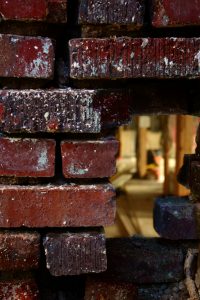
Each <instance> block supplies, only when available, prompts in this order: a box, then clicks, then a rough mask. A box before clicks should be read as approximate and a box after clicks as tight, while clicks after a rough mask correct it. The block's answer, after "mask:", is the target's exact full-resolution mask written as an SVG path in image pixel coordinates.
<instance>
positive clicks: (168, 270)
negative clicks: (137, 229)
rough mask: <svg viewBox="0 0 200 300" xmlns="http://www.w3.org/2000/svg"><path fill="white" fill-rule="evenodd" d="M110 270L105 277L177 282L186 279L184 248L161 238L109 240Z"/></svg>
mask: <svg viewBox="0 0 200 300" xmlns="http://www.w3.org/2000/svg"><path fill="white" fill-rule="evenodd" d="M106 249H107V262H108V263H107V265H108V267H107V271H106V272H104V273H102V278H105V279H107V280H108V279H109V280H111V279H113V280H115V281H119V282H128V283H135V284H143V285H144V284H152V283H164V282H177V281H179V280H182V279H183V278H184V271H183V261H184V255H185V254H184V251H183V249H182V248H181V247H180V246H179V245H178V244H176V243H174V242H170V241H165V240H162V239H158V238H153V239H152V238H148V239H145V238H137V237H132V238H116V239H108V240H107V243H106Z"/></svg>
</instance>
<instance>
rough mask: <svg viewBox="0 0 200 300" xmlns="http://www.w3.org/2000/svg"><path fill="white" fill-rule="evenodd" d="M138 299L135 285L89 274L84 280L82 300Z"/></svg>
mask: <svg viewBox="0 0 200 300" xmlns="http://www.w3.org/2000/svg"><path fill="white" fill-rule="evenodd" d="M99 299H104V300H122V299H123V300H138V298H137V286H135V285H134V284H131V283H123V282H120V281H115V280H113V281H110V280H103V279H101V278H96V277H95V278H93V277H92V276H90V277H89V278H88V279H87V281H86V287H85V297H84V300H99Z"/></svg>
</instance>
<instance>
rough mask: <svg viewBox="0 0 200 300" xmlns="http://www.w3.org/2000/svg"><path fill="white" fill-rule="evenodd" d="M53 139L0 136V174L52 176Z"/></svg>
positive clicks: (53, 166)
mask: <svg viewBox="0 0 200 300" xmlns="http://www.w3.org/2000/svg"><path fill="white" fill-rule="evenodd" d="M55 144H56V143H55V141H54V140H49V139H21V138H4V137H0V176H17V177H53V176H54V173H55Z"/></svg>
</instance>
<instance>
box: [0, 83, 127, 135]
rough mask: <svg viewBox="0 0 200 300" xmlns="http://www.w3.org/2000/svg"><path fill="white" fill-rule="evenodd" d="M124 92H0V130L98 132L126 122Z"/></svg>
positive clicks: (125, 98) (9, 131)
mask: <svg viewBox="0 0 200 300" xmlns="http://www.w3.org/2000/svg"><path fill="white" fill-rule="evenodd" d="M129 104H130V95H129V92H128V91H124V90H85V89H81V90H73V89H70V88H69V89H65V90H43V91H42V90H21V91H19V90H0V130H1V131H3V132H8V133H16V132H20V133H21V132H28V133H30V132H31V133H35V132H72V133H76V132H80V133H82V132H84V133H98V132H100V131H101V130H102V129H104V128H110V127H111V128H113V127H115V126H119V125H121V124H125V123H127V122H128V121H129V120H130V112H129Z"/></svg>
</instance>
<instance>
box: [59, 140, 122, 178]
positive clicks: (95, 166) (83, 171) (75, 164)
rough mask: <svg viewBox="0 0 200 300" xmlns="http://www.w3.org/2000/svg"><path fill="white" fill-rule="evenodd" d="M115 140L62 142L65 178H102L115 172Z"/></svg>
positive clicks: (117, 143) (116, 149) (116, 143)
mask: <svg viewBox="0 0 200 300" xmlns="http://www.w3.org/2000/svg"><path fill="white" fill-rule="evenodd" d="M118 148H119V142H118V141H116V140H113V139H112V140H99V141H63V142H62V143H61V152H62V169H63V174H64V176H65V177H66V178H103V177H110V176H112V175H113V174H114V173H115V172H116V167H115V160H116V155H117V152H118Z"/></svg>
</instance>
